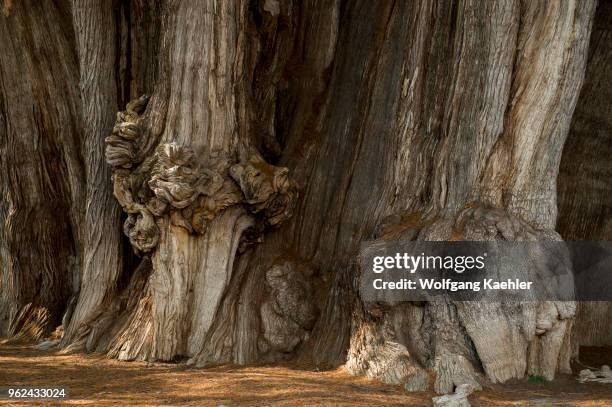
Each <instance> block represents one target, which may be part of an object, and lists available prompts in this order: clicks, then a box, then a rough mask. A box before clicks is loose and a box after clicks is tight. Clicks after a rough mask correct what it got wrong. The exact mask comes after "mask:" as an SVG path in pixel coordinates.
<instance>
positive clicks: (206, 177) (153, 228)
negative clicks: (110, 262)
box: [105, 96, 297, 253]
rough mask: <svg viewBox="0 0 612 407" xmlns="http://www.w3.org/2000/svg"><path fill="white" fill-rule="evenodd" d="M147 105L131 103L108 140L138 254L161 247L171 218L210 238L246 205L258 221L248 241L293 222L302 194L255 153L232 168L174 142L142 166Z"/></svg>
mask: <svg viewBox="0 0 612 407" xmlns="http://www.w3.org/2000/svg"><path fill="white" fill-rule="evenodd" d="M147 102H148V98H147V97H146V96H143V97H141V98H139V99H136V100H134V101H132V102H130V103H128V105H127V108H126V110H125V111H124V112H119V113H117V120H116V123H115V126H114V128H113V131H112V134H111V135H110V136H109V137H107V138H106V140H105V142H106V161H107V162H108V164H109V165H111V167H113V183H114V193H115V197H116V198H117V200H118V201H119V203H120V204H121V206H122V207H123V209H124V211H125V212H126V213H127V214H128V217H127V220H126V222H125V225H124V232H125V234H126V235H127V236H128V237H129V238H130V242H131V244H132V246H133V247H134V249H136V250H137V251H140V252H145V253H146V252H149V251H151V250H152V249H153V248H154V247H155V246H156V245H157V243H158V240H159V228H158V226H157V222H156V218H158V217H163V216H168V217H169V218H170V221H171V223H172V224H173V225H175V226H180V227H183V228H185V229H187V230H188V231H189V232H190V233H197V234H204V233H206V231H207V229H208V225H209V224H210V222H211V221H212V220H213V219H214V218H216V217H217V216H218V215H219V214H220V213H221V212H222V211H223V210H225V209H226V208H228V207H230V206H233V205H244V206H245V208H246V209H247V210H248V211H249V212H250V213H252V214H253V215H254V217H255V218H256V219H257V221H258V222H257V224H256V225H255V226H253V228H252V229H253V230H252V231H251V233H245V239H248V240H249V241H261V236H262V235H263V232H264V231H265V229H266V228H267V227H276V226H278V225H280V224H281V223H282V222H283V221H285V220H287V219H289V218H290V217H291V215H292V212H293V206H294V203H295V198H296V196H297V188H296V184H295V182H293V181H292V180H291V179H290V178H289V175H288V174H289V170H288V169H287V168H284V167H275V166H273V165H270V164H268V163H266V162H265V160H264V159H263V158H262V157H261V156H260V155H259V153H258V152H256V151H252V152H251V153H250V154H249V155H247V157H246V158H245V159H244V160H241V161H239V162H232V160H231V159H229V158H227V157H208V156H199V155H198V154H196V153H195V151H194V150H193V149H192V148H191V146H185V145H180V144H178V143H176V142H170V143H162V144H159V145H158V146H157V148H156V149H155V151H154V153H153V154H152V155H151V156H149V157H145V158H144V159H142V157H141V152H140V150H139V149H140V145H141V144H144V143H143V141H144V140H142V137H143V132H142V129H141V124H140V120H141V118H140V117H141V116H140V115H141V114H142V113H143V112H144V109H145V108H146V105H147Z"/></svg>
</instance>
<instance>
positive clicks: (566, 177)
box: [557, 2, 612, 346]
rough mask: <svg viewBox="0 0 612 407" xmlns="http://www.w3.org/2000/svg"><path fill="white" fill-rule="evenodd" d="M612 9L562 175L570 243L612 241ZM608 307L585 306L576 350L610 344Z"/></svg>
mask: <svg viewBox="0 0 612 407" xmlns="http://www.w3.org/2000/svg"><path fill="white" fill-rule="evenodd" d="M611 40H612V4H610V3H609V2H600V3H599V5H598V8H597V13H596V18H595V22H594V26H593V32H592V34H591V42H590V48H589V59H588V64H587V69H586V74H585V82H584V86H583V88H582V92H581V93H580V98H579V100H578V104H577V106H576V111H575V113H574V116H573V118H572V126H571V128H570V133H569V136H568V140H567V143H566V144H565V146H564V148H563V156H562V159H561V168H560V172H559V180H558V184H559V219H558V221H557V229H558V230H559V233H560V234H561V236H563V238H564V239H566V240H603V241H605V240H610V239H612V207H611V206H610V196H611V194H612V163H611V162H610V160H609V159H606V158H604V157H610V155H611V154H612V102H611V100H612V94H611V93H612V91H611V90H610V87H609V86H605V85H604V84H605V83H609V82H610V80H612V45H611V44H612V41H611ZM611 312H612V304H611V303H609V302H603V301H602V302H581V303H579V306H578V310H577V318H576V324H575V326H574V334H575V335H574V342H575V344H576V345H586V346H604V345H610V344H612V321H611V320H610V313H611Z"/></svg>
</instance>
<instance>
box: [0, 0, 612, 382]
mask: <svg viewBox="0 0 612 407" xmlns="http://www.w3.org/2000/svg"><path fill="white" fill-rule="evenodd" d="M26 6H27V7H26ZM46 8H49V9H51V12H50V11H49V10H46ZM594 10H595V2H594V1H593V0H587V1H581V2H572V1H568V2H555V1H550V2H535V3H533V2H523V1H518V0H506V1H492V2H478V1H472V0H461V1H453V2H448V3H447V2H440V1H434V0H426V1H421V2H406V1H402V2H390V1H389V2H387V1H381V2H374V3H373V2H367V1H361V0H355V1H348V2H345V1H340V0H319V1H315V0H313V1H308V2H297V1H277V0H261V1H251V2H246V1H231V2H230V1H221V0H205V1H204V0H203V1H198V2H191V1H175V0H167V1H161V0H149V1H134V2H129V3H127V2H121V4H120V5H119V6H118V5H117V4H116V2H111V1H108V2H106V1H102V2H95V4H93V3H88V2H79V1H75V2H74V3H73V4H71V5H70V4H68V3H62V2H59V3H57V4H54V5H51V4H46V3H45V4H44V5H41V4H38V3H36V4H35V3H34V2H32V4H29V5H24V3H21V2H20V3H19V4H15V5H13V6H12V7H11V8H10V9H9V12H8V16H7V17H2V18H0V20H1V21H0V38H1V39H2V42H3V44H4V43H5V42H6V43H8V44H10V46H9V52H8V53H7V55H8V56H6V57H5V56H3V57H2V60H0V68H2V71H1V72H2V76H1V77H0V78H2V82H1V83H2V99H1V103H2V104H1V105H0V140H2V144H0V148H1V149H2V150H0V152H1V155H0V157H2V161H0V163H1V164H2V166H3V168H5V169H6V171H7V173H8V174H12V175H10V176H9V177H6V178H5V179H3V181H2V182H3V191H4V192H5V194H6V195H7V196H9V199H8V200H7V201H6V202H3V203H2V206H0V208H1V209H0V219H2V220H3V230H2V233H4V236H5V237H6V238H5V239H3V240H2V246H1V252H0V253H1V259H2V260H1V261H2V263H1V265H2V276H3V280H2V297H1V301H2V302H1V303H0V304H2V305H3V308H2V312H0V317H1V319H0V327H2V333H4V334H8V335H11V336H12V335H15V334H16V332H17V331H19V330H23V329H21V328H20V327H22V326H25V323H24V322H15V321H26V320H27V318H25V317H16V316H17V315H21V314H20V313H24V312H25V313H32V312H33V311H32V310H37V309H40V308H41V307H47V308H48V309H49V311H47V312H48V314H49V315H50V316H52V319H50V320H49V321H50V322H49V323H42V322H39V325H41V326H45V328H44V329H43V330H41V331H40V333H39V334H37V335H33V336H35V337H36V338H40V337H41V336H44V335H46V334H48V333H49V330H50V329H51V328H53V327H55V326H56V325H57V324H59V321H60V318H61V315H62V314H63V313H64V312H66V310H68V311H67V315H66V317H65V318H64V329H65V332H64V335H63V338H62V341H61V343H60V346H61V347H62V348H64V349H65V350H67V351H71V350H76V349H83V348H84V349H86V350H88V351H98V352H104V353H106V354H108V355H110V356H112V357H117V358H119V359H123V360H133V359H141V360H151V361H153V360H163V361H172V360H179V359H182V358H186V359H188V361H189V363H193V364H195V365H197V366H206V365H209V364H215V363H227V362H235V363H254V362H262V361H265V362H278V361H282V360H287V359H298V360H302V361H309V362H314V363H315V364H317V365H320V366H335V365H338V364H341V363H345V362H346V366H347V368H348V370H349V371H350V372H351V373H354V374H363V375H367V376H370V377H374V378H377V379H380V380H382V381H384V382H388V383H397V384H402V385H405V386H406V388H407V389H409V390H419V389H425V388H428V387H429V386H433V387H434V389H435V390H436V391H438V392H449V391H452V390H453V388H454V387H455V386H457V385H460V384H463V383H466V382H470V383H474V384H477V383H480V382H483V381H485V380H488V381H492V382H504V381H506V380H509V379H512V378H521V377H523V376H524V375H526V374H538V375H543V376H544V377H546V378H548V379H552V378H553V377H554V375H555V373H556V372H557V371H567V370H568V369H569V357H570V355H571V352H570V347H571V340H570V339H571V338H570V332H571V330H572V326H573V324H574V317H575V303H563V302H542V303H538V304H530V303H521V304H505V303H458V302H457V303H454V302H451V301H441V302H431V303H422V304H416V303H403V304H399V305H396V306H387V307H382V306H373V305H372V304H368V303H365V302H363V301H362V299H361V298H360V296H359V292H358V290H357V285H358V279H359V274H360V270H359V267H358V265H357V263H356V261H355V259H356V256H357V254H358V251H359V247H360V245H361V244H362V242H365V241H368V240H393V239H398V238H404V239H412V240H489V241H490V240H510V241H512V240H529V241H539V240H560V239H561V236H560V235H559V233H557V232H556V231H555V229H554V228H555V224H556V222H557V183H556V180H557V175H558V171H559V165H560V163H561V154H562V150H563V146H564V144H565V140H566V137H567V135H568V132H569V129H570V122H571V118H572V114H573V111H574V107H575V105H576V101H577V99H578V95H579V92H580V88H581V85H582V81H583V75H584V72H585V66H586V64H587V48H588V44H589V35H590V31H591V24H592V20H593V14H594ZM47 19H55V20H53V21H52V22H49V23H45V24H43V23H44V22H45V21H46V20H47ZM62 23H63V24H62ZM66 27H70V28H66ZM41 30H47V31H50V32H41ZM62 30H64V31H66V32H64V31H62ZM32 33H33V34H32ZM598 35H600V34H598ZM601 35H602V36H604V34H601ZM43 39H45V40H43ZM46 39H51V40H50V41H47V40H46ZM602 44H603V41H602ZM596 49H599V48H596ZM51 52H60V53H61V55H62V56H63V57H65V59H62V63H63V64H62V65H59V66H58V65H53V64H50V63H48V62H47V63H40V64H39V63H34V62H32V61H39V60H40V58H41V55H42V56H47V57H48V54H50V53H51ZM598 52H600V51H597V50H596V51H592V55H599V54H598ZM605 55H607V54H605ZM34 56H36V58H35V57H34ZM601 58H603V57H601ZM591 60H592V61H595V60H596V59H595V57H592V58H591ZM28 63H29V64H30V65H27V64H28ZM24 64H25V65H26V66H28V69H27V70H26V72H27V74H28V75H29V76H28V81H29V82H28V81H26V82H19V81H15V80H14V78H15V77H16V76H17V69H18V67H20V66H23V65H24ZM608 65H609V64H608ZM60 67H61V69H60ZM47 71H49V72H50V73H51V75H49V74H48V73H47ZM597 72H600V71H599V70H597ZM601 72H603V71H601ZM593 75H595V76H594V77H595V78H597V76H596V75H598V74H597V73H595V74H593ZM597 80H598V79H594V81H595V82H596V81H597ZM587 83H588V81H587ZM58 84H64V85H65V86H59V85H58ZM45 86H46V87H47V88H49V89H50V90H49V91H48V92H47V93H44V92H42V93H40V94H39V93H37V92H40V90H41V89H43V90H44V89H47V88H45ZM593 86H594V85H593ZM49 94H50V95H51V96H52V97H51V98H47V97H46V96H47V95H49ZM43 96H45V97H43ZM32 100H34V101H35V106H39V105H40V106H41V111H42V112H43V113H45V114H43V115H42V119H36V115H35V113H36V110H35V112H34V114H33V113H32V111H31V110H30V108H29V107H30V106H31V104H32V102H31V101H32ZM128 100H131V102H130V103H127V106H126V107H125V109H123V106H124V104H125V103H126V102H127V101H128ZM117 110H121V111H120V112H119V113H117V115H116V117H115V113H116V111H117ZM60 120H61V121H60ZM585 120H591V119H585ZM41 123H42V124H41ZM59 123H61V128H60V127H59V126H58V124H59ZM19 126H21V127H19ZM576 126H577V124H574V128H577V129H578V130H576V131H575V132H580V130H579V129H580V127H576ZM572 131H573V132H574V130H572ZM30 133H31V134H38V135H39V138H40V139H42V140H43V141H44V142H43V145H45V146H46V145H48V146H51V147H48V148H47V149H44V148H43V149H42V153H38V154H37V152H38V151H39V150H38V149H39V147H38V144H36V143H32V142H31V141H30V139H28V136H27V134H30ZM572 134H574V133H572ZM104 138H105V139H104ZM598 140H599V139H598ZM570 141H571V139H570ZM10 142H14V143H18V144H17V145H18V147H17V148H16V149H15V148H13V149H11V148H12V147H11V145H12V144H9V143H10ZM566 149H567V147H566ZM103 152H104V156H103ZM20 156H23V157H25V158H24V162H23V163H22V162H20V161H19V159H18V157H20ZM565 157H566V154H564V156H563V159H564V160H565V159H566V158H565ZM103 158H104V160H105V161H106V164H105V163H104V162H103ZM568 159H569V158H568ZM52 163H55V164H53V165H55V166H56V167H57V168H58V170H57V171H59V175H55V176H47V175H46V173H47V172H49V170H46V172H44V171H39V170H38V169H37V168H39V167H41V166H42V167H43V168H46V166H49V165H51V164H52ZM56 167H53V168H54V170H55V168H56ZM25 174H28V176H26V175H25ZM30 175H31V176H30ZM111 176H112V181H111ZM561 185H570V183H567V184H561ZM564 188H565V189H564ZM564 191H572V187H571V186H569V187H566V186H562V187H561V195H560V196H561V202H562V205H566V203H565V202H566V201H564V200H566V199H567V198H564V197H565V196H567V194H569V193H570V192H564ZM111 193H112V194H113V195H114V198H113V197H112V196H111ZM564 194H565V195H564ZM602 196H604V195H602ZM604 201H605V198H602V202H604ZM585 202H586V201H585ZM117 203H118V204H119V205H117ZM119 207H121V209H122V212H123V213H122V214H120V212H119V210H118V208H119ZM562 208H564V206H562ZM60 210H61V211H60ZM563 210H564V209H562V211H563ZM57 213H59V214H60V215H59V216H57ZM38 216H40V218H39V217H38ZM571 216H572V215H569V217H568V218H566V219H568V222H569V223H570V224H572V225H573V223H572V222H573V221H572V217H571ZM40 219H44V220H45V222H41V221H40ZM562 219H564V218H562ZM37 220H38V222H37ZM121 220H123V221H124V222H123V232H124V234H125V236H123V237H122V236H121V235H120V230H121V226H120V223H121ZM48 222H50V223H48ZM22 223H23V224H25V225H28V226H27V228H26V230H27V231H28V232H27V233H28V234H30V235H31V236H34V239H32V238H27V239H28V241H24V240H23V239H26V236H27V234H23V233H19V232H18V231H17V230H16V229H15V225H16V224H22ZM560 224H561V223H560ZM34 225H45V226H44V227H43V228H41V229H32V228H34V227H35V226H34ZM564 228H566V229H567V227H564ZM30 229H32V230H30ZM566 229H561V231H562V235H563V230H566ZM563 236H564V237H566V236H565V235H563ZM122 239H123V240H122ZM20 247H27V250H26V251H25V253H27V254H23V253H24V252H23V251H20V249H19V248H20ZM37 250H38V251H39V252H41V253H46V255H45V256H40V257H34V256H32V255H31V254H32V253H35V252H36V251H37ZM130 251H133V252H134V254H132V253H130ZM49 253H58V254H59V255H57V256H53V257H51V255H50V254H49ZM68 258H74V259H76V260H72V263H70V262H69V261H68ZM33 262H43V264H38V263H33ZM67 264H72V265H73V266H72V268H71V269H69V270H67V269H66V265H67ZM37 273H39V274H37ZM39 275H43V276H46V275H49V276H51V278H50V279H49V278H47V277H45V278H46V279H47V280H48V281H52V282H53V284H52V286H49V287H48V286H45V285H44V284H43V285H41V284H39V283H38V282H37V281H36V278H39V277H37V276H39ZM25 278H30V279H32V280H30V281H31V282H30V283H28V284H27V285H26V284H24V283H22V282H21V281H22V279H25ZM71 279H74V281H75V282H76V287H75V289H74V290H73V294H74V295H73V298H74V300H72V301H69V296H70V289H69V283H68V282H69V281H71ZM47 280H44V281H47ZM35 289H36V290H39V291H36V290H35ZM39 292H40V293H52V294H53V296H54V297H53V298H51V299H47V297H45V296H44V295H42V294H39ZM45 295H46V294H45ZM69 303H72V304H74V311H72V305H69ZM28 304H33V305H28ZM24 309H25V310H26V311H22V310H24ZM37 312H38V311H37ZM24 315H25V314H24ZM24 318H25V319H24ZM28 318H30V319H31V317H28ZM49 318H50V317H49ZM431 372H433V373H434V375H431V376H432V377H434V379H433V383H430V382H429V381H430V379H429V377H430V373H431Z"/></svg>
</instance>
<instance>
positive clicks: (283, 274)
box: [259, 261, 319, 353]
mask: <svg viewBox="0 0 612 407" xmlns="http://www.w3.org/2000/svg"><path fill="white" fill-rule="evenodd" d="M311 274H312V271H311V270H310V269H308V268H307V267H302V266H300V265H298V264H295V263H293V262H290V261H285V262H282V263H278V264H275V265H274V266H272V267H271V268H270V269H269V270H268V271H267V272H266V285H267V287H268V291H269V293H270V296H269V298H268V300H266V301H265V302H264V303H263V304H262V306H261V308H260V316H261V321H262V327H263V333H262V336H261V337H260V339H259V348H260V350H261V351H262V352H264V353H266V352H273V353H274V352H280V353H288V352H291V351H293V350H294V349H295V348H296V346H297V345H298V344H300V343H301V342H302V341H304V340H305V339H306V338H307V337H308V333H309V332H310V330H311V329H312V327H313V326H314V324H315V322H316V320H317V317H318V315H319V311H318V309H317V307H316V305H315V304H314V302H313V301H312V298H313V294H314V292H313V287H312V285H311V283H310V282H309V280H308V277H309V276H311Z"/></svg>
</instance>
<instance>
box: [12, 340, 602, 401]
mask: <svg viewBox="0 0 612 407" xmlns="http://www.w3.org/2000/svg"><path fill="white" fill-rule="evenodd" d="M582 355H583V356H582V363H584V364H586V365H590V366H600V365H601V364H604V363H607V364H610V365H612V349H601V348H591V349H584V348H583V350H582ZM576 368H577V369H579V368H581V366H576ZM17 385H19V386H26V385H27V386H41V387H51V386H55V387H57V386H65V387H67V388H68V390H69V396H70V397H69V400H66V401H62V405H64V404H65V405H74V404H78V405H95V406H100V405H111V404H113V405H122V406H150V405H192V406H219V405H224V406H228V407H229V406H268V405H274V406H303V405H308V406H321V405H323V406H330V405H333V406H336V405H344V406H370V407H372V406H429V405H431V404H432V403H431V398H432V397H433V396H435V394H433V393H430V392H420V393H405V392H404V391H403V390H402V389H401V388H400V387H398V386H388V385H383V384H380V383H377V382H375V381H371V380H368V379H366V378H355V377H351V376H349V375H348V374H347V373H346V372H344V371H343V370H342V369H337V370H334V371H325V372H317V371H308V370H301V369H297V368H291V367H289V366H283V367H278V366H274V367H272V366H253V367H244V366H220V367H215V368H209V369H191V368H189V367H187V366H185V365H180V364H178V365H177V364H160V363H155V364H147V363H141V362H119V361H116V360H109V359H106V358H104V357H102V356H98V355H82V354H76V355H60V354H58V353H56V352H54V351H41V350H36V349H34V348H33V347H32V346H28V345H7V344H4V345H0V389H2V388H6V387H7V386H17ZM470 402H471V404H472V406H557V405H558V406H612V385H605V384H597V383H589V384H580V383H578V382H576V380H575V379H574V378H573V377H572V376H562V377H559V378H558V379H557V380H555V381H553V382H550V383H532V382H530V381H528V380H521V381H515V382H513V383H509V384H506V385H504V386H503V387H502V386H498V385H496V386H492V387H488V388H486V389H485V390H484V391H481V392H477V393H475V394H474V395H472V396H470ZM0 404H4V405H7V404H8V405H10V404H13V405H34V403H32V402H20V403H16V402H14V401H8V400H6V399H3V400H0ZM35 405H53V404H51V403H48V402H47V403H46V404H45V403H37V404H35Z"/></svg>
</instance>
